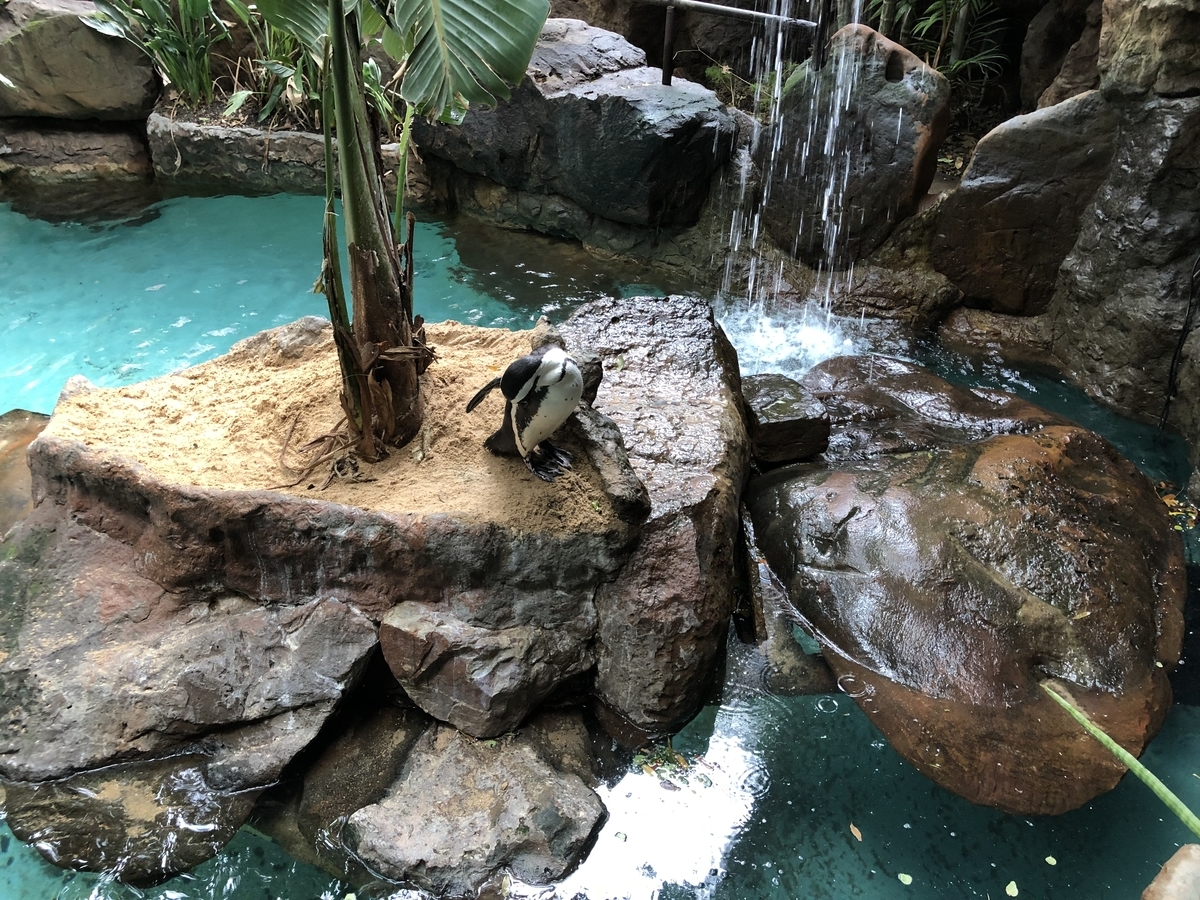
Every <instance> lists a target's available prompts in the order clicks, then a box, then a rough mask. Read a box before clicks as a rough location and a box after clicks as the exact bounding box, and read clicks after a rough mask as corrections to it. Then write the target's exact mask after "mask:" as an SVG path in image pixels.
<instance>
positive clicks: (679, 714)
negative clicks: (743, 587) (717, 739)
mask: <svg viewBox="0 0 1200 900" xmlns="http://www.w3.org/2000/svg"><path fill="white" fill-rule="evenodd" d="M561 331H562V334H563V336H564V337H565V338H566V339H567V341H568V344H569V345H570V346H573V347H586V348H588V349H590V350H592V351H594V352H596V353H598V354H599V355H600V357H601V359H602V360H603V361H604V381H603V383H602V384H601V386H600V392H599V394H598V396H597V398H596V408H597V409H598V410H600V411H601V412H603V413H604V414H605V415H607V416H609V417H610V418H612V420H613V421H614V422H616V423H617V425H618V426H619V427H620V429H621V433H622V434H623V435H624V436H625V442H626V446H627V447H628V450H629V461H630V463H631V465H632V467H633V470H634V471H635V472H636V473H637V475H638V477H639V478H640V479H641V481H642V482H643V483H644V484H645V485H646V489H647V490H648V491H649V495H650V502H651V511H650V517H649V519H648V520H647V521H646V524H645V525H644V527H643V532H642V540H641V543H640V545H639V546H638V548H637V549H636V550H635V551H634V554H633V556H632V558H631V559H630V560H629V562H628V563H627V564H626V565H625V567H624V568H623V569H622V570H621V573H620V575H619V576H618V577H617V578H616V580H615V581H613V582H611V583H607V584H604V585H602V586H601V587H600V589H599V591H598V592H597V595H596V609H597V612H598V613H599V618H600V627H599V635H598V640H597V643H596V650H595V652H596V658H597V674H596V684H595V692H596V696H597V697H598V698H599V700H600V701H601V703H602V704H603V708H604V709H606V710H608V711H611V712H615V713H617V714H618V715H619V716H620V717H621V718H623V719H624V720H626V721H627V722H629V723H632V724H633V725H634V726H636V727H637V728H639V729H643V730H645V731H649V732H655V733H662V732H669V731H671V730H673V729H676V728H678V727H679V726H681V725H682V724H683V723H685V722H686V721H687V720H688V719H689V718H691V716H693V715H694V714H695V713H696V711H697V710H698V709H699V708H700V705H701V703H702V702H703V696H704V690H705V688H706V686H707V684H708V683H709V682H710V680H711V679H712V677H713V675H714V668H715V664H716V661H717V659H718V656H719V654H720V652H721V650H722V648H723V646H724V641H725V634H726V629H727V624H728V622H729V616H730V614H731V612H732V609H733V583H732V579H733V560H734V558H735V552H736V551H735V541H736V535H737V527H738V511H737V504H738V497H739V495H740V492H741V488H742V484H743V483H744V481H745V477H746V473H747V467H748V463H749V439H748V437H747V435H746V426H745V423H744V420H743V414H742V409H741V396H740V395H741V385H740V377H739V375H738V368H737V356H736V353H735V352H734V350H733V348H732V347H731V346H730V345H729V342H728V340H727V339H726V337H725V335H724V333H723V332H722V331H721V330H720V328H719V327H718V326H717V325H716V324H715V322H714V321H713V316H712V310H711V309H709V307H708V305H707V304H706V303H705V302H704V301H702V300H699V299H696V298H691V297H679V296H674V297H667V298H653V297H638V298H632V299H624V300H604V301H596V302H594V303H590V304H588V305H586V306H584V307H582V308H581V309H579V310H578V311H577V312H576V313H575V314H574V315H573V316H572V317H571V318H570V319H569V320H568V321H567V322H566V323H564V325H563V326H562V328H561Z"/></svg>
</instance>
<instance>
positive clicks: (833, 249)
mask: <svg viewBox="0 0 1200 900" xmlns="http://www.w3.org/2000/svg"><path fill="white" fill-rule="evenodd" d="M780 115H781V124H780V125H779V128H780V132H779V134H778V135H773V136H771V139H770V140H763V141H761V142H760V144H759V150H758V156H757V159H756V162H757V164H758V166H759V167H760V168H761V169H762V170H763V171H764V172H765V173H766V175H765V184H766V187H765V189H764V192H763V201H762V202H763V222H764V224H765V226H766V229H767V231H768V233H769V234H770V235H771V236H772V237H773V238H774V240H775V242H776V243H777V244H779V246H780V247H782V248H783V249H785V250H788V251H790V252H791V253H792V255H793V256H796V257H798V258H800V259H803V260H804V261H805V262H808V263H810V264H813V265H816V264H821V265H825V266H828V265H830V264H832V265H834V266H837V267H839V268H840V267H845V266H847V265H848V264H849V263H851V262H852V261H854V260H856V259H860V258H862V257H865V256H867V255H868V254H870V253H871V252H872V251H873V250H875V249H876V248H877V247H878V246H879V245H880V244H882V243H883V241H884V240H885V239H886V238H887V237H888V235H889V234H891V233H892V230H893V229H894V228H895V227H896V225H897V224H898V223H899V222H900V221H901V220H902V219H904V218H906V217H907V216H911V215H912V214H913V213H915V212H916V211H917V206H918V203H919V201H920V200H921V198H922V197H924V196H925V194H926V192H927V191H928V190H929V185H930V184H931V183H932V182H933V175H934V171H935V169H936V166H937V148H938V146H939V145H940V144H941V142H942V139H943V137H944V136H945V132H946V127H947V125H948V124H949V116H950V84H949V82H948V81H947V80H946V79H945V77H944V76H942V75H941V74H939V73H938V72H936V71H934V70H933V69H932V68H930V67H929V66H927V65H925V63H923V62H921V60H920V59H918V58H917V56H916V55H914V54H913V53H911V52H910V51H908V50H906V49H905V48H904V47H902V46H900V45H899V44H897V43H895V42H893V41H890V40H888V39H887V38H885V37H883V35H881V34H879V33H878V32H875V31H873V30H872V29H870V28H868V27H866V26H865V25H847V26H846V27H845V28H843V29H842V30H841V31H839V32H838V33H837V34H835V35H834V36H833V38H832V39H831V41H830V47H829V53H828V56H827V62H826V64H825V66H824V67H823V68H822V69H819V70H817V71H811V70H809V71H808V72H807V75H806V76H804V77H801V78H800V79H798V80H797V81H796V82H795V84H794V85H789V86H788V89H787V92H786V94H785V96H784V98H783V102H782V106H781V110H780ZM776 147H777V148H779V149H778V150H776V149H775V148H776ZM830 185H839V186H840V188H839V190H837V191H835V192H833V193H832V194H831V193H830Z"/></svg>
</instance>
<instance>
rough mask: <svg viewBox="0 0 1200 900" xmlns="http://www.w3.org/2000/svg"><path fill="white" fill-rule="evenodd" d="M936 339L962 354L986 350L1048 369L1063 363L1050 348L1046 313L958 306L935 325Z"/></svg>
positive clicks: (1010, 361) (1009, 360) (1014, 361)
mask: <svg viewBox="0 0 1200 900" xmlns="http://www.w3.org/2000/svg"><path fill="white" fill-rule="evenodd" d="M937 341H938V343H939V344H940V345H942V346H943V347H945V348H946V349H948V350H951V351H953V352H955V353H960V354H962V355H963V356H979V355H980V354H985V355H987V356H989V357H992V358H995V359H1001V360H1003V361H1004V362H1006V363H1008V364H1009V365H1018V366H1030V367H1033V368H1040V369H1043V370H1047V371H1052V370H1057V369H1060V368H1061V366H1062V364H1061V363H1060V362H1059V361H1058V360H1057V359H1056V358H1055V357H1054V354H1053V351H1052V349H1051V334H1050V322H1049V320H1048V317H1047V316H1010V315H1006V314H1005V313H995V312H990V311H988V310H985V309H969V308H967V307H960V308H959V309H956V310H954V312H952V313H950V315H948V316H947V317H946V321H945V322H943V323H942V325H941V327H940V328H938V332H937Z"/></svg>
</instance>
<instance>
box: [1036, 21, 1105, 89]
mask: <svg viewBox="0 0 1200 900" xmlns="http://www.w3.org/2000/svg"><path fill="white" fill-rule="evenodd" d="M1103 5H1104V4H1103V0H1093V2H1092V4H1091V5H1090V6H1088V8H1087V12H1086V13H1085V14H1084V25H1083V31H1082V32H1080V35H1079V39H1078V40H1077V41H1075V43H1073V44H1072V45H1071V49H1069V50H1068V51H1067V55H1066V56H1065V57H1064V58H1063V62H1062V66H1061V67H1060V69H1059V71H1058V74H1057V75H1055V76H1054V81H1052V82H1051V83H1050V85H1049V86H1048V87H1047V88H1046V90H1045V91H1043V92H1042V95H1041V96H1040V97H1038V103H1037V105H1038V108H1039V109H1041V108H1042V107H1045V106H1053V105H1054V104H1055V103H1061V102H1062V101H1063V100H1066V99H1067V98H1068V97H1074V96H1076V95H1077V94H1082V93H1084V92H1086V91H1090V90H1094V89H1095V88H1098V87H1099V86H1100V72H1099V71H1098V70H1097V68H1096V61H1097V57H1098V56H1099V53H1100V19H1101V11H1102V8H1103Z"/></svg>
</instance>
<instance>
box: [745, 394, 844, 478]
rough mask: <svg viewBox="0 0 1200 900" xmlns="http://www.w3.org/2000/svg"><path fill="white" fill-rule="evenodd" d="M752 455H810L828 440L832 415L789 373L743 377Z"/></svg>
mask: <svg viewBox="0 0 1200 900" xmlns="http://www.w3.org/2000/svg"><path fill="white" fill-rule="evenodd" d="M742 395H743V396H744V397H745V400H746V424H747V426H748V429H749V433H750V448H751V454H752V455H753V457H754V458H755V459H756V460H757V461H759V462H764V463H768V464H771V463H782V462H796V461H798V460H802V459H810V458H812V457H814V456H816V455H817V454H818V453H821V452H823V451H824V450H825V447H826V446H827V445H828V443H829V416H828V414H827V413H826V412H825V407H824V406H822V405H821V402H820V401H819V400H817V398H816V397H814V396H813V395H812V394H810V393H809V392H808V391H806V390H805V389H804V387H803V386H802V385H800V384H798V383H797V382H796V381H794V380H793V379H791V378H788V377H787V376H786V375H752V376H750V377H749V378H743V379H742Z"/></svg>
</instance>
